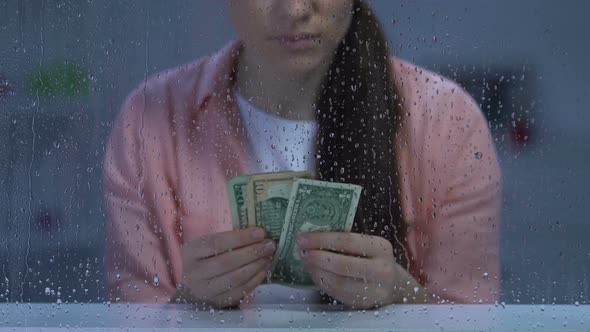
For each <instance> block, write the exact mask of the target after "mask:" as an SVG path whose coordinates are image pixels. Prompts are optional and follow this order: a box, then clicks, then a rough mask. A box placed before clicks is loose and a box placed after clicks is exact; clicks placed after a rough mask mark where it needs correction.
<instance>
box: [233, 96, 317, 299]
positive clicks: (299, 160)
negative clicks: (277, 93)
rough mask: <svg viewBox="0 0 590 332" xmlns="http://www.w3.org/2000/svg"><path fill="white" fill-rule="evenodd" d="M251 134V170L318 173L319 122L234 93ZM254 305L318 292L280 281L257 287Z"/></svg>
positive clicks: (312, 297) (313, 295) (315, 296)
mask: <svg viewBox="0 0 590 332" xmlns="http://www.w3.org/2000/svg"><path fill="white" fill-rule="evenodd" d="M234 94H235V97H236V101H237V103H238V107H239V109H240V114H241V116H242V121H243V123H244V127H245V129H246V133H247V135H248V140H249V142H250V144H249V153H250V156H251V158H250V165H249V168H248V172H249V173H250V174H253V173H268V172H280V171H311V172H315V157H314V155H315V140H316V133H317V130H318V124H317V121H297V120H289V119H285V118H282V117H279V116H276V115H273V114H270V113H267V112H265V111H263V110H261V109H259V108H257V107H256V106H254V105H253V104H252V103H250V102H249V101H248V100H246V99H245V98H244V97H243V96H241V95H240V94H238V93H235V92H234ZM254 294H255V297H254V299H253V300H252V303H251V305H256V304H277V303H314V302H317V301H318V298H319V296H318V292H317V291H314V290H313V289H298V288H291V287H287V286H282V285H277V284H264V285H260V286H258V287H257V288H256V290H255V292H254Z"/></svg>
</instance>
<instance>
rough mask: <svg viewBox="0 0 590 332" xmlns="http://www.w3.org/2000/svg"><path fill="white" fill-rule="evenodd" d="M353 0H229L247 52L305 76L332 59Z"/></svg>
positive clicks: (276, 67) (273, 66) (276, 68)
mask: <svg viewBox="0 0 590 332" xmlns="http://www.w3.org/2000/svg"><path fill="white" fill-rule="evenodd" d="M352 7H353V0H231V2H230V10H231V16H232V20H233V22H234V25H235V27H236V29H237V32H238V34H239V36H240V39H241V40H242V41H243V42H244V45H245V47H246V49H247V51H248V52H251V54H252V55H254V56H255V57H257V58H258V59H260V60H261V61H260V63H262V64H264V65H268V66H269V69H271V70H273V71H274V72H277V73H281V74H291V75H299V74H306V73H309V72H310V71H313V70H315V69H317V68H318V67H320V66H321V65H322V64H327V63H329V62H330V61H331V59H332V57H333V54H334V51H335V50H336V48H337V46H338V44H339V42H340V41H341V40H342V39H343V38H344V36H345V35H346V32H347V31H348V27H349V26H350V22H351V19H352Z"/></svg>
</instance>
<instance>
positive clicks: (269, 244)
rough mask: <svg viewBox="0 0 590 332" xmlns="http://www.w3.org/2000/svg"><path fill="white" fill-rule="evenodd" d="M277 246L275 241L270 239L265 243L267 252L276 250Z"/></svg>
mask: <svg viewBox="0 0 590 332" xmlns="http://www.w3.org/2000/svg"><path fill="white" fill-rule="evenodd" d="M275 248H276V245H275V242H274V241H269V242H267V243H266V244H265V245H264V251H265V252H274V251H275Z"/></svg>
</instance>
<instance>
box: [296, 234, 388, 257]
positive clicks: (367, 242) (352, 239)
mask: <svg viewBox="0 0 590 332" xmlns="http://www.w3.org/2000/svg"><path fill="white" fill-rule="evenodd" d="M297 244H298V245H299V247H300V248H301V249H322V250H331V251H335V252H341V253H345V254H349V255H356V256H361V257H382V256H384V255H390V254H391V253H392V252H393V249H392V246H391V243H390V242H389V241H387V240H386V239H384V238H382V237H380V236H373V235H365V234H358V233H346V232H308V233H300V234H299V235H298V236H297Z"/></svg>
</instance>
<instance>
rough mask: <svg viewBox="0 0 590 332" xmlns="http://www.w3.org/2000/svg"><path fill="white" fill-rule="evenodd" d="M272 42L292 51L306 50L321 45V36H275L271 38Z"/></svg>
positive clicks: (305, 34)
mask: <svg viewBox="0 0 590 332" xmlns="http://www.w3.org/2000/svg"><path fill="white" fill-rule="evenodd" d="M271 40H272V41H275V42H277V43H279V45H281V46H282V47H284V48H287V49H290V50H305V49H310V48H312V47H314V46H317V45H318V44H319V35H318V34H311V33H297V34H288V35H278V36H274V37H272V38H271Z"/></svg>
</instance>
